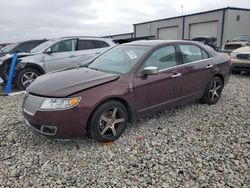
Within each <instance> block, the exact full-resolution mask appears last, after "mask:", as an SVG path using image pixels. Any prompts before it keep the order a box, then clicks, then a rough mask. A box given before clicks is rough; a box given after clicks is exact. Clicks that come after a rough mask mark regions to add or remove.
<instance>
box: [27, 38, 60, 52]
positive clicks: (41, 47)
mask: <svg viewBox="0 0 250 188" xmlns="http://www.w3.org/2000/svg"><path fill="white" fill-rule="evenodd" d="M55 41H56V40H48V41H46V42H43V43H42V44H40V45H38V46H37V47H35V48H33V49H32V50H31V51H30V52H31V53H38V52H42V51H44V50H46V49H47V48H48V47H50V46H51V45H52V44H53V43H55Z"/></svg>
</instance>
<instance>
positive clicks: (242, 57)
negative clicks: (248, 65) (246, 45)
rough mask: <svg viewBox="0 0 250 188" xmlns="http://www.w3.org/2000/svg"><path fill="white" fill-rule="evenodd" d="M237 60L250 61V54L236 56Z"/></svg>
mask: <svg viewBox="0 0 250 188" xmlns="http://www.w3.org/2000/svg"><path fill="white" fill-rule="evenodd" d="M237 58H239V59H249V60H250V54H238V55H237Z"/></svg>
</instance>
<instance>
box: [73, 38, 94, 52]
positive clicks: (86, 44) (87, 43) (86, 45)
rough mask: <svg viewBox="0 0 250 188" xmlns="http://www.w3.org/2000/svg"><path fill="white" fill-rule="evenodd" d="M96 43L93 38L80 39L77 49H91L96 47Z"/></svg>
mask: <svg viewBox="0 0 250 188" xmlns="http://www.w3.org/2000/svg"><path fill="white" fill-rule="evenodd" d="M94 48H95V45H94V43H93V41H92V40H79V41H78V46H77V50H89V49H94Z"/></svg>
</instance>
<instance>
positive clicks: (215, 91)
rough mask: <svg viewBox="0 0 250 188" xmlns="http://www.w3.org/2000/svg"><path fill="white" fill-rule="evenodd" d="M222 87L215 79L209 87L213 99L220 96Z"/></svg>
mask: <svg viewBox="0 0 250 188" xmlns="http://www.w3.org/2000/svg"><path fill="white" fill-rule="evenodd" d="M221 89H222V85H221V84H220V83H219V82H218V81H217V80H214V82H213V83H212V84H211V86H210V89H209V97H210V99H211V101H215V100H217V99H218V98H219V97H220V95H221V91H222V90H221Z"/></svg>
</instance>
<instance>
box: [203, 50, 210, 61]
mask: <svg viewBox="0 0 250 188" xmlns="http://www.w3.org/2000/svg"><path fill="white" fill-rule="evenodd" d="M201 51H202V56H203V59H208V58H209V55H208V53H207V52H205V51H204V50H201Z"/></svg>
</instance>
